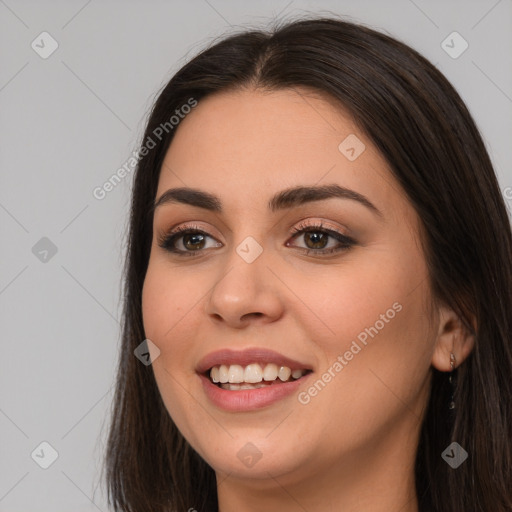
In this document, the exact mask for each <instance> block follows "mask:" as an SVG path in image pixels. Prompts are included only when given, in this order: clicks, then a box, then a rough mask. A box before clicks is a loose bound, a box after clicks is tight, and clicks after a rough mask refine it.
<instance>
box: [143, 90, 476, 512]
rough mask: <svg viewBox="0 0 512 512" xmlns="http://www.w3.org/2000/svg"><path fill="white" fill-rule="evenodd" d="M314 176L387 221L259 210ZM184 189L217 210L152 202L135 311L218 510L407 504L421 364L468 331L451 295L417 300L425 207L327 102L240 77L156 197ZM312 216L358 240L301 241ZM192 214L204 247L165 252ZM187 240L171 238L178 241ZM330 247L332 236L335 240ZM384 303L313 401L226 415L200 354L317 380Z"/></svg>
mask: <svg viewBox="0 0 512 512" xmlns="http://www.w3.org/2000/svg"><path fill="white" fill-rule="evenodd" d="M349 134H356V135H357V137H358V138H359V139H360V140H361V141H362V142H363V143H364V144H365V146H366V149H365V151H364V152H363V153H362V154H361V155H360V156H359V157H358V158H357V159H356V160H354V161H349V160H348V159H347V158H346V157H345V155H344V154H342V153H341V152H340V150H338V145H339V144H340V142H342V141H343V140H344V139H345V138H346V137H347V136H348V135H349ZM324 184H338V185H340V186H343V187H347V188H350V189H352V190H355V191H357V192H359V193H360V194H363V195H364V196H366V197H367V198H368V199H369V200H370V201H371V202H372V203H373V204H374V205H375V206H376V207H377V208H378V209H379V210H380V211H381V213H382V216H381V217H380V216H378V215H375V214H374V213H372V211H371V210H370V209H368V208H366V207H365V206H364V205H362V204H360V203H358V202H356V201H353V200H347V199H339V198H330V199H326V200H321V201H315V202H311V203H306V204H303V205H300V206H297V207H295V208H292V209H290V210H283V211H278V212H274V213H272V212H270V210H268V208H267V202H268V200H269V198H270V197H271V196H272V195H273V194H274V193H276V192H278V191H281V190H282V189H285V188H289V187H293V186H299V185H324ZM184 186H187V187H194V188H199V189H201V190H204V191H207V192H210V193H213V194H215V195H217V196H219V198H220V199H221V201H222V203H223V207H224V210H225V211H224V212H223V213H222V214H219V213H214V212H210V211H207V210H204V209H201V208H198V207H194V206H190V205H185V204H177V203H170V204H165V205H162V206H160V207H158V208H157V209H156V212H155V216H154V229H153V232H154V237H153V245H152V248H151V255H150V260H149V267H148V271H147V275H146V278H145V282H144V289H143V320H144V328H145V333H146V336H147V337H148V338H149V339H150V340H152V341H153V342H154V343H155V344H156V345H157V346H158V347H159V349H160V351H161V353H160V356H159V357H158V358H157V359H156V360H155V361H154V363H153V365H152V366H153V370H154V374H155V378H156V381H157V384H158V388H159V390H160V393H161V395H162V398H163V401H164V403H165V406H166V408H167V410H168V411H169V414H170V415H171V416H172V418H173V420H174V422H175V423H176V425H177V427H178V428H179V429H180V431H181V432H182V434H183V435H184V437H185V438H186V439H187V441H188V442H189V443H190V444H191V445H192V447H193V448H194V449H195V450H196V451H197V452H198V453H199V454H200V455H201V456H202V457H203V458H204V459H205V460H206V461H207V463H208V464H209V465H210V466H211V467H213V469H214V470H215V472H216V476H217V485H218V497H219V510H220V511H221V512H235V511H240V510H244V511H247V512H250V511H260V510H267V511H276V512H277V511H281V510H287V511H290V512H294V511H304V510H307V511H308V512H314V511H320V510H321V511H326V510H333V511H334V510H343V511H344V512H356V511H367V510H372V511H374V512H379V511H383V512H384V511H387V512H388V511H390V510H401V511H402V512H413V511H417V510H418V506H417V499H416V495H415V489H414V478H413V468H414V460H415V453H416V448H417V444H418V435H419V430H420V427H421V422H422V420H423V417H424V411H425V406H426V403H427V400H428V395H429V389H430V379H431V368H432V366H434V367H436V368H438V369H439V370H442V371H449V369H450V356H449V354H450V351H452V352H454V353H455V354H456V362H457V365H459V364H461V362H462V361H463V360H464V359H465V358H466V357H467V355H468V354H469V352H470V351H471V348H472V346H473V342H474V341H473V339H472V338H471V337H470V336H469V335H467V334H466V333H465V332H464V331H463V329H462V327H461V326H460V322H458V319H457V317H456V315H455V314H454V313H453V311H451V310H450V309H449V308H448V307H445V306H441V305H435V307H434V308H433V310H429V309H428V308H427V304H429V301H430V299H431V292H430V287H429V282H428V273H427V268H426V265H425V259H424V255H423V252H422V249H421V245H420V243H419V219H418V217H417V215H416V212H415V210H414V209H413V207H412V206H411V204H410V203H409V201H408V200H407V198H406V196H405V194H404V192H403V191H402V190H401V189H400V187H399V185H398V183H397V182H396V180H395V179H394V178H393V176H392V174H391V172H390V170H389V167H388V164H387V163H386V161H385V160H384V159H383V158H382V156H381V155H380V154H379V153H378V152H377V150H376V149H375V148H374V146H373V145H372V144H371V143H370V141H369V140H368V138H367V137H366V136H365V134H364V133H362V132H361V130H360V129H359V128H358V127H357V126H356V125H355V123H354V121H353V120H352V119H351V117H350V116H349V115H348V114H347V113H346V112H345V111H344V110H343V109H342V108H340V106H339V105H335V104H334V103H332V102H331V101H329V100H328V99H327V98H324V97H322V96H321V95H319V94H317V93H316V94H315V93H314V92H312V91H306V90H304V89H294V90H280V91H273V92H268V91H266V92H262V91H261V90H257V89H256V90H255V89H250V90H247V89H245V90H242V91H235V92H233V91H231V92H222V93H218V94H216V95H212V96H209V97H207V98H205V99H203V100H201V101H200V102H199V104H198V106H197V107H196V108H195V109H194V110H193V111H192V112H191V113H190V114H189V115H188V116H187V117H186V118H185V119H184V120H183V121H181V123H180V125H179V128H178V130H177V132H176V135H175V138H174V140H173V142H172V144H171V146H170V148H169V150H168V152H167V155H166V157H165V161H164V164H163V168H162V171H161V175H160V180H159V184H158V190H157V194H156V198H157V199H158V198H159V197H160V195H161V194H162V193H163V192H165V191H166V190H167V189H169V188H173V187H184ZM320 220H323V221H324V225H325V226H326V227H328V228H330V229H334V230H336V231H339V232H340V233H343V234H346V235H349V236H352V237H353V238H354V239H355V240H356V244H355V245H354V246H353V247H351V248H349V249H346V250H342V251H341V252H338V253H335V254H331V255H327V256H322V255H321V254H319V253H317V254H309V255H306V254H304V249H307V248H314V247H315V246H314V245H312V244H314V240H313V242H312V241H309V242H308V239H307V237H306V235H304V234H299V235H298V236H296V237H295V238H294V237H293V235H292V234H291V232H290V230H291V229H292V228H293V227H296V226H297V225H298V224H299V223H300V222H301V221H304V222H305V223H307V224H308V225H311V224H315V223H317V222H318V221H320ZM189 222H193V223H194V224H196V225H198V226H199V227H200V229H201V230H203V231H205V232H206V233H208V235H209V237H211V238H207V239H206V240H207V241H206V244H207V245H206V246H204V248H202V249H200V250H201V251H202V252H201V253H200V254H198V255H196V256H191V257H186V256H179V255H176V254H173V253H170V252H168V251H166V250H165V249H163V248H161V247H159V245H158V243H157V237H158V236H159V235H162V234H164V235H165V233H167V232H169V231H170V230H171V229H172V228H173V227H177V226H179V225H181V226H182V225H184V224H185V223H189ZM317 233H318V230H317ZM247 236H251V237H253V238H254V239H255V240H256V241H257V242H258V243H259V244H260V245H261V247H262V248H263V252H262V254H261V255H260V256H259V257H258V258H257V259H256V260H255V261H254V262H252V263H247V262H246V261H244V260H243V259H242V258H241V257H240V256H239V255H238V253H237V252H236V247H237V246H238V245H239V244H240V243H241V242H242V241H243V240H244V239H245V238H246V237H247ZM183 241H184V240H183V238H181V239H178V240H177V242H176V245H177V247H178V248H181V249H182V250H186V247H184V245H183ZM193 243H195V244H196V245H197V240H196V241H195V242H193ZM219 243H220V244H219ZM216 244H217V245H216ZM287 244H288V245H287ZM199 245H200V244H199ZM327 245H328V247H335V246H337V245H338V244H337V242H336V239H334V238H332V237H329V239H328V243H327ZM316 247H322V246H321V245H320V246H316ZM189 252H192V251H191V250H190V249H189ZM196 252H197V251H196ZM394 303H398V304H400V305H401V306H402V309H401V311H399V312H396V314H395V315H394V318H392V319H390V320H389V321H388V322H386V323H385V325H384V327H383V328H381V329H380V330H379V332H378V334H377V335H376V336H374V337H373V338H370V337H369V338H368V343H367V345H366V346H363V348H362V350H361V351H360V352H358V353H357V355H355V356H354V357H353V359H352V360H351V361H348V364H347V365H346V366H344V367H343V369H342V370H341V371H339V372H337V373H336V376H335V377H334V378H332V379H331V381H330V382H329V383H328V384H327V385H326V386H325V387H324V388H323V389H322V390H321V391H320V392H318V394H317V395H316V396H314V397H313V398H311V401H310V402H309V403H308V404H306V405H304V404H301V403H300V402H299V401H298V397H297V394H293V395H291V396H289V397H287V398H285V399H283V400H281V401H279V402H277V403H276V404H274V405H271V406H268V407H265V408H262V409H258V410H254V411H250V412H243V413H235V412H226V411H223V410H221V409H219V408H217V407H216V406H215V405H214V404H212V403H211V402H210V401H209V400H208V398H207V397H206V395H205V394H204V391H203V388H202V385H201V382H200V379H199V377H198V375H197V374H196V372H195V367H196V365H197V363H198V361H199V360H200V359H201V358H202V357H204V356H205V355H206V354H208V353H210V352H212V351H215V350H218V349H221V348H227V347H228V348H233V349H238V348H247V347H265V348H270V349H273V350H276V351H278V352H281V353H282V354H284V355H286V356H289V357H291V358H294V359H297V360H299V361H305V362H308V363H309V364H310V366H311V367H312V368H313V370H314V373H315V378H313V379H310V382H312V381H313V382H314V381H316V380H317V379H318V378H320V377H321V375H322V374H323V373H324V372H326V371H327V370H328V368H330V367H331V368H332V366H333V363H334V362H335V361H336V360H337V358H338V356H339V355H343V354H344V353H345V352H346V351H347V350H349V348H350V346H351V343H352V342H353V341H354V340H357V336H358V334H359V333H361V332H362V331H364V330H365V328H368V327H370V326H374V325H375V323H376V321H377V320H379V319H380V318H381V316H380V315H382V314H385V313H386V311H387V310H389V309H390V308H392V305H393V304H394ZM360 345H361V344H360ZM308 387H309V385H307V386H303V387H301V388H300V390H299V391H307V389H308ZM248 442H251V443H253V444H254V445H255V446H256V447H257V448H258V450H259V451H260V452H261V459H260V460H259V461H258V462H257V463H256V464H254V465H253V466H252V467H246V466H245V465H244V464H242V463H241V461H240V459H239V458H238V457H237V453H238V452H239V450H240V449H241V448H242V447H244V446H245V445H246V443H248ZM190 506H191V507H193V506H194V504H193V503H191V504H190Z"/></svg>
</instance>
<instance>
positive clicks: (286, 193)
mask: <svg viewBox="0 0 512 512" xmlns="http://www.w3.org/2000/svg"><path fill="white" fill-rule="evenodd" d="M330 198H339V199H350V200H352V201H357V202H359V203H360V204H362V205H364V206H366V207H367V208H368V209H369V210H371V211H372V213H374V214H376V215H378V216H380V217H383V215H382V212H381V211H380V210H379V209H378V208H377V207H376V206H375V205H374V204H373V203H372V202H371V201H370V200H369V199H368V198H367V197H365V196H364V195H362V194H360V193H359V192H356V191H355V190H351V189H349V188H345V187H341V186H340V185H337V184H332V185H323V186H299V187H293V188H289V189H285V190H282V191H280V192H278V193H277V194H275V195H274V196H273V197H272V198H271V199H270V200H269V202H268V208H269V210H270V211H271V212H277V211H279V210H286V209H289V208H294V207H297V206H300V205H302V204H305V203H310V202H312V201H321V200H323V199H330ZM169 203H182V204H188V205H190V206H196V207H198V208H204V209H205V210H210V211H213V212H218V213H222V201H221V200H220V198H219V197H217V196H216V195H214V194H211V193H209V192H205V191H202V190H199V189H195V188H188V187H180V188H171V189H169V190H167V191H165V192H164V193H163V194H162V195H161V196H160V197H159V199H158V200H157V201H155V203H154V205H153V211H154V210H156V208H158V207H159V206H162V205H164V204H169Z"/></svg>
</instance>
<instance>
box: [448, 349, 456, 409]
mask: <svg viewBox="0 0 512 512" xmlns="http://www.w3.org/2000/svg"><path fill="white" fill-rule="evenodd" d="M454 369H455V354H453V353H452V352H450V376H449V377H448V382H449V383H450V385H451V388H452V394H451V398H450V405H449V406H448V408H449V409H455V402H454V400H453V388H454V385H453V378H452V373H453V370H454Z"/></svg>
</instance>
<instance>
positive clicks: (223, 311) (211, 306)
mask: <svg viewBox="0 0 512 512" xmlns="http://www.w3.org/2000/svg"><path fill="white" fill-rule="evenodd" d="M264 254H265V251H263V253H262V254H261V255H260V256H259V257H258V258H257V259H256V260H255V261H253V262H252V263H247V262H246V261H244V260H243V259H242V258H241V257H240V256H239V255H238V254H237V253H236V252H235V251H233V254H232V256H231V257H230V258H228V260H227V261H226V265H225V266H222V269H221V272H220V273H219V276H218V277H217V278H216V281H215V283H214V285H213V286H212V288H211V289H210V292H209V294H208V297H207V300H206V306H205V312H206V314H207V315H208V316H209V317H210V318H211V319H212V321H213V322H216V323H224V324H226V325H229V326H230V327H233V328H235V329H241V328H244V327H246V326H247V325H248V324H250V323H251V322H257V323H260V324H265V323H270V322H275V321H276V320H278V319H279V318H280V317H281V316H282V315H283V310H284V308H283V303H284V301H283V298H284V297H283V293H284V291H283V284H282V283H281V281H280V280H279V279H277V278H276V276H275V272H272V271H271V268H269V265H268V263H269V262H268V261H267V259H266V258H265V256H264Z"/></svg>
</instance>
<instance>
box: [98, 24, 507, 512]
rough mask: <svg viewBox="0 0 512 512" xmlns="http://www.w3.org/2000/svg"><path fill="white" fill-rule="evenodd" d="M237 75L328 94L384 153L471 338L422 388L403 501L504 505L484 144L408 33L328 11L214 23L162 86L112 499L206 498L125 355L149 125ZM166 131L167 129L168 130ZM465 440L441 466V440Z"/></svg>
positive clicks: (162, 507)
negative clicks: (217, 27)
mask: <svg viewBox="0 0 512 512" xmlns="http://www.w3.org/2000/svg"><path fill="white" fill-rule="evenodd" d="M243 87H259V88H265V89H269V90H277V89H284V88H294V87H298V88H299V87H307V88H313V89H314V90H316V91H317V92H319V93H323V94H324V95H327V96H328V97H330V98H333V99H335V100H336V101H338V102H339V104H340V105H342V106H343V107H344V108H346V109H347V110H348V111H349V112H350V114H351V115H352V116H353V118H354V120H355V122H356V123H357V124H358V126H359V127H360V129H361V130H362V132H363V133H365V134H366V136H367V137H368V138H369V140H371V141H372V142H373V144H374V145H375V146H376V148H377V149H378V150H379V151H380V153H381V154H382V156H383V157H384V158H385V160H387V162H388V163H389V165H390V168H391V169H392V172H393V175H394V177H395V178H396V180H397V181H398V183H399V184H400V185H401V187H402V189H403V191H404V192H405V194H406V196H407V198H408V200H409V201H410V203H411V204H412V206H413V207H414V208H415V210H416V212H417V214H418V216H419V218H420V220H421V228H422V243H423V246H424V253H425V259H426V262H427V265H428V269H429V278H430V281H431V289H432V292H433V297H434V299H435V300H437V301H442V302H443V303H445V304H447V305H449V306H450V307H451V308H452V309H454V311H455V312H457V313H458V314H459V316H460V318H461V319H462V321H463V322H464V324H465V326H466V328H467V329H468V330H469V331H470V332H471V333H472V334H473V335H474V336H475V340H476V343H475V347H474V349H473V351H472V353H471V354H470V356H469V357H468V358H467V360H466V361H464V363H463V364H462V365H461V366H460V367H459V369H457V370H456V371H455V372H456V374H457V375H456V379H455V390H454V399H455V402H456V404H457V406H456V408H455V409H453V410H452V411H450V410H449V409H448V403H449V401H450V395H451V388H450V386H449V384H448V382H447V375H448V374H447V373H444V372H439V371H437V370H435V369H432V372H433V376H432V388H431V394H430V399H429V403H428V409H427V413H426V418H425V421H424V423H423V426H422V430H421V436H420V442H419V446H418V452H417V457H416V467H415V478H416V489H417V495H418V502H419V510H420V511H422V512H425V511H427V510H436V511H438V512H472V511H475V512H476V511H482V512H489V511H491V510H492V511H493V512H505V511H510V510H512V378H511V375H512V350H511V332H512V234H511V226H510V220H509V218H508V213H507V209H506V207H505V203H504V200H503V197H502V195H501V192H500V187H499V185H498V182H497V179H496V176H495V173H494V170H493V167H492V164H491V161H490V159H489V155H488V153H487V151H486V149H485V146H484V144H483V142H482V138H481V136H480V133H479V131H478V128H477V127H476V125H475V122H474V121H473V119H472V117H471V115H470V113H469V111H468V109H467V108H466V106H465V104H464V102H463V101H462V99H461V98H460V96H459V95H458V93H457V92H456V91H455V89H454V88H453V86H452V85H451V84H450V83H449V82H448V80H447V79H446V78H445V77H444V76H443V75H442V74H441V73H440V72H439V71H438V70H437V69H436V68H435V67H434V66H433V65H432V64H431V63H429V62H428V61H427V60H426V59H425V58H424V57H422V56H421V55H420V54H418V53H417V52H416V51H415V50H413V49H411V48H410V47H409V46H407V45H405V44H403V43H401V42H399V41H397V40H395V39H393V38H391V37H389V36H387V35H384V34H382V33H379V32H377V31H375V30H372V29H369V28H367V27H365V26H362V25H358V24H354V23H350V22H346V21H343V20H341V19H337V18H335V17H332V18H314V19H303V20H297V21H294V22H288V23H282V24H281V25H280V26H279V25H278V26H277V27H274V28H273V29H272V30H271V31H269V32H263V31H258V30H248V31H245V32H242V33H238V34H235V35H229V36H227V37H225V38H224V39H222V40H221V41H220V42H217V43H216V44H214V45H212V46H211V47H210V48H207V49H205V50H204V51H202V52H201V53H200V54H199V55H198V56H196V57H195V58H193V59H192V60H191V61H190V62H188V63H187V64H186V65H184V66H183V67H182V68H181V69H180V70H179V71H178V72H177V73H176V74H175V75H174V76H173V78H172V79H171V80H170V82H169V83H168V84H167V85H166V86H165V87H164V88H163V90H162V91H161V93H160V95H159V97H158V99H157V100H156V102H155V104H154V107H153V109H152V112H151V115H150V117H149V120H148V123H147V128H146V131H145V134H144V138H143V141H142V144H145V142H146V141H147V140H148V138H152V139H153V140H154V142H155V143H156V146H155V147H154V148H153V149H151V150H150V151H149V152H148V153H147V154H145V155H144V156H143V157H142V158H141V159H140V160H139V162H138V166H137V169H136V171H135V176H134V182H133V196H132V206H131V216H130V225H129V235H128V241H127V242H128V245H127V258H126V264H125V274H124V276H125V279H124V312H123V314H124V316H123V331H122V347H121V348H122V350H121V353H120V357H119V366H118V374H117V387H116V394H115V398H114V402H113V408H112V416H111V425H110V432H109V438H108V445H107V450H106V456H105V466H104V467H105V469H106V483H107V489H108V500H109V504H111V505H112V506H113V507H114V510H115V511H124V512H143V511H151V512H164V511H167V512H168V511H175V510H183V511H186V510H188V509H189V508H194V509H196V510H197V511H198V512H212V511H217V508H218V507H217V492H216V480H215V473H214V470H213V469H212V468H211V467H210V466H208V465H207V464H206V462H205V461H204V460H203V459H201V458H200V457H199V455H198V454H197V453H196V452H195V451H194V450H193V449H192V448H191V446H190V445H189V444H188V442H187V441H186V440H185V439H184V438H183V436H182V435H181V433H180V432H179V431H178V429H177V428H176V426H175V425H174V423H173V421H172V418H171V417H170V415H169V413H168V412H167V410H166V409H165V406H164V404H163V401H162V399H161V397H160V395H159V392H158V388H157V386H156V382H155V378H154V375H153V371H152V369H151V366H145V365H143V364H141V363H140V361H139V360H138V359H137V358H136V357H134V354H133V351H134V349H135V347H137V346H138V345H139V344H140V343H141V342H142V340H144V339H145V334H144V328H143V324H142V315H141V292H142V285H143V282H144V277H145V273H146V270H147V266H148V259H149V254H150V246H151V240H152V235H153V234H152V222H153V213H152V212H153V210H152V206H153V202H154V200H155V194H156V190H157V185H158V179H159V174H160V170H161V166H162V162H163V159H164V156H165V154H166V151H167V149H168V147H169V145H170V143H171V141H172V138H173V135H174V132H175V131H176V129H174V130H173V129H169V130H168V131H167V132H165V133H164V136H163V137H161V140H160V139H158V138H156V137H155V136H154V133H155V129H157V128H158V127H159V126H161V125H162V124H164V123H166V122H168V121H169V118H170V116H171V115H172V114H173V113H174V112H175V111H176V109H180V108H181V106H182V105H184V104H186V103H187V102H188V101H189V100H190V98H195V100H197V101H199V102H200V101H201V99H202V98H204V97H206V96H208V95H210V94H213V93H215V92H217V91H221V90H228V89H236V88H243ZM177 129H179V128H177ZM452 441H456V442H457V443H459V444H460V445H461V446H462V447H463V448H464V449H465V450H466V451H467V452H468V454H469V457H468V459H467V460H466V461H465V462H464V463H463V464H462V465H461V466H460V467H458V468H457V469H452V468H451V467H450V466H449V465H448V464H447V463H446V462H445V461H444V460H443V459H442V457H441V453H442V452H443V451H444V449H445V448H446V447H447V446H448V445H449V444H450V443H451V442H452Z"/></svg>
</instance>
